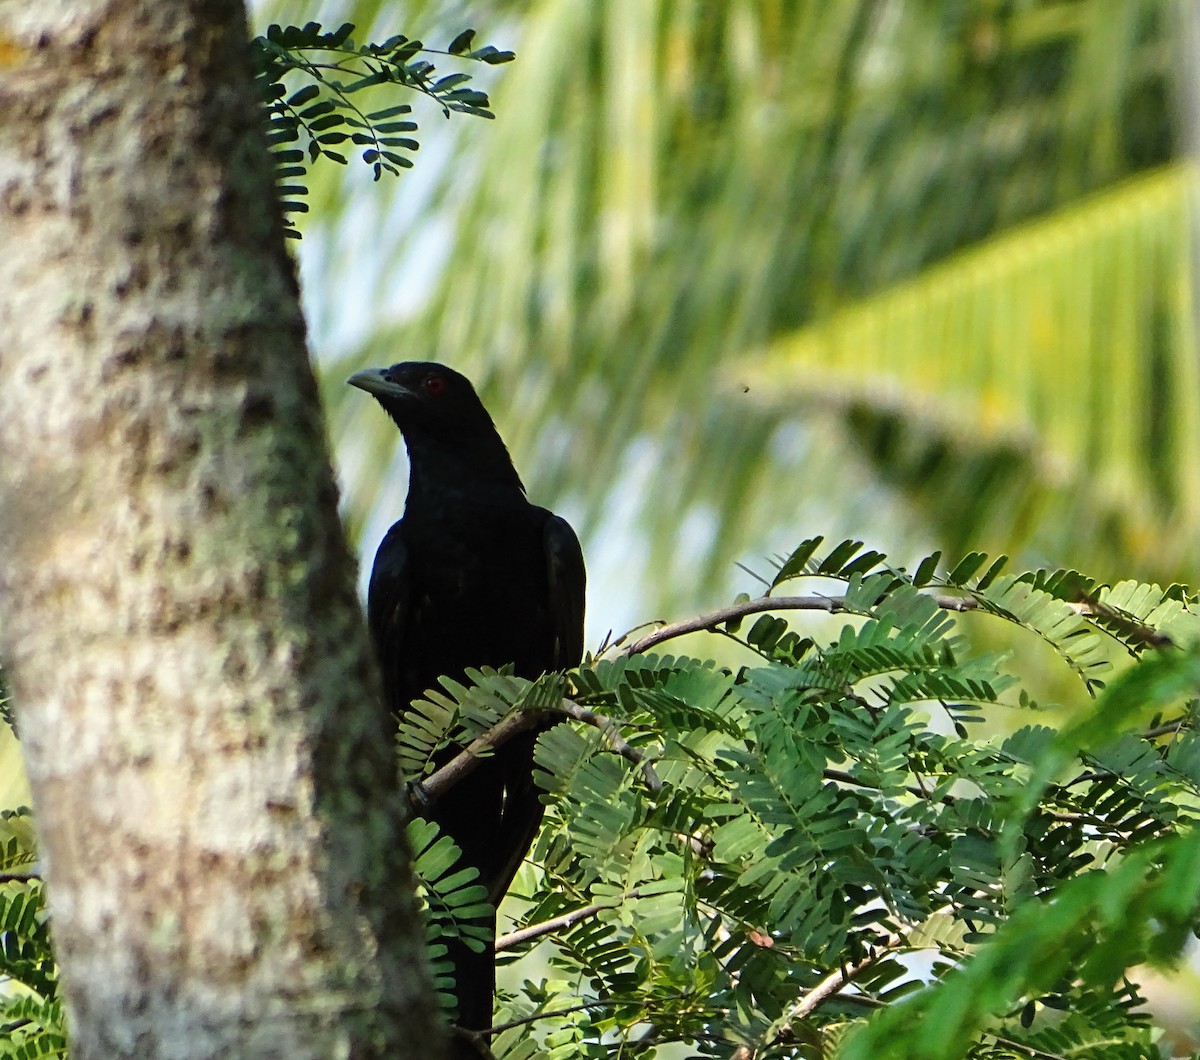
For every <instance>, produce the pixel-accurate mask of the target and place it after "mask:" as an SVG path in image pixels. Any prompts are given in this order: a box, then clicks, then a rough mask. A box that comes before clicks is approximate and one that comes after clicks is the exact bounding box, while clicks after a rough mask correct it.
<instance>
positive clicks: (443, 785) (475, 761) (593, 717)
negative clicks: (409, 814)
mask: <svg viewBox="0 0 1200 1060" xmlns="http://www.w3.org/2000/svg"><path fill="white" fill-rule="evenodd" d="M547 714H559V715H561V716H563V717H565V718H572V719H574V720H575V721H582V722H583V723H584V724H585V725H591V726H593V727H595V728H597V729H599V730H600V731H601V732H603V733H604V735H605V737H606V738H607V739H608V744H609V746H610V747H611V748H612V750H613V751H614V752H615V753H616V754H619V755H620V756H621V757H622V758H624V759H627V760H628V761H630V762H632V763H633V764H634V765H636V766H637V767H638V768H639V769H640V770H641V772H642V779H643V780H644V781H645V782H646V787H648V788H649V789H650V790H651V791H652V792H653V793H654V794H655V795H657V794H658V793H659V792H660V791H662V781H661V780H660V779H659V777H658V774H657V773H655V772H654V766H653V765H651V763H650V762H649V761H648V760H647V758H646V756H645V755H644V754H642V752H641V751H639V750H638V749H637V748H636V747H631V746H630V745H629V743H628V741H626V739H625V738H624V737H623V736H622V735H621V731H620V728H619V727H618V726H617V723H616V722H615V721H613V720H612V718H610V717H608V716H607V715H606V714H598V713H597V712H596V711H594V710H589V709H588V708H587V707H583V706H580V705H579V704H578V703H576V702H574V700H570V699H563V700H561V701H560V702H559V703H557V704H555V705H554V706H550V707H541V708H537V709H530V710H519V711H517V712H516V713H515V714H509V715H507V716H505V717H503V718H501V719H500V720H499V721H498V722H496V724H495V725H493V726H492V727H491V728H490V729H488V730H487V732H485V733H482V734H481V735H479V736H477V737H475V739H474V740H472V741H471V742H470V743H469V744H468V745H467V746H466V747H464V748H463V749H462V750H461V751H459V752H458V754H456V755H455V756H454V757H453V758H452V759H450V761H449V762H447V763H446V764H445V765H444V766H441V767H440V768H438V769H436V770H434V772H432V773H431V774H430V775H429V776H428V777H427V778H426V779H425V780H423V781H414V782H413V783H411V784H410V785H409V796H408V797H409V803H410V804H411V805H412V807H413V809H414V810H415V811H416V812H417V813H419V814H422V815H424V814H428V813H429V811H430V809H431V808H432V807H433V806H434V805H435V804H436V803H437V801H438V799H440V798H441V797H442V796H443V795H445V794H446V792H447V791H449V790H450V789H451V788H452V787H454V785H455V784H457V783H458V782H459V781H461V780H462V779H463V777H465V776H468V775H469V774H471V773H473V772H474V771H475V770H476V769H477V768H478V766H479V761H480V758H482V757H484V756H485V754H486V752H487V751H488V750H489V749H490V750H494V749H495V748H497V747H502V746H503V745H504V744H506V743H508V741H509V740H511V739H512V738H513V737H514V736H516V735H518V734H519V733H522V732H527V731H528V730H529V729H532V728H534V727H535V726H536V725H537V724H538V723H539V722H540V721H542V720H543V719H544V718H545V717H546V715H547Z"/></svg>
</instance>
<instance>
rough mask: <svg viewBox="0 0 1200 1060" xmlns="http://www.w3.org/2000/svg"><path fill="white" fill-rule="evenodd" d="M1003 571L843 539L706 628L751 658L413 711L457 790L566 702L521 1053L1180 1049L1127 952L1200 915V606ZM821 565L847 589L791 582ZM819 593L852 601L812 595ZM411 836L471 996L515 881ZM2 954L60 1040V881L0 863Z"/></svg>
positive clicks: (1114, 1053)
mask: <svg viewBox="0 0 1200 1060" xmlns="http://www.w3.org/2000/svg"><path fill="white" fill-rule="evenodd" d="M1005 566H1006V561H1005V560H1004V558H1003V557H1000V558H997V559H993V558H991V557H988V556H985V555H983V554H980V553H974V554H972V555H970V556H967V557H965V558H964V559H963V560H961V561H960V562H958V563H956V564H953V565H944V564H942V562H941V557H940V556H937V555H934V556H931V557H929V558H928V559H926V560H923V561H921V562H920V563H918V564H917V565H916V566H915V568H914V570H913V572H912V573H910V572H908V571H906V570H904V569H901V568H893V567H890V566H888V565H887V562H886V557H885V556H883V555H881V554H879V553H877V552H874V551H871V550H867V549H864V548H863V547H862V545H861V543H859V542H855V541H847V542H841V543H839V544H837V545H835V546H834V547H833V548H829V549H826V548H824V546H823V542H822V541H821V540H820V539H819V538H813V539H811V540H808V541H805V542H803V543H802V544H801V545H800V546H799V547H798V548H797V549H796V550H795V551H793V552H792V554H791V555H789V556H787V557H783V558H781V559H780V560H779V562H778V567H777V571H776V573H775V576H774V577H773V578H771V579H768V580H767V581H768V584H769V591H768V595H767V596H766V597H763V598H761V599H760V600H757V601H749V600H743V601H740V602H739V603H738V604H737V605H735V606H734V607H733V608H730V609H728V610H727V611H724V612H717V613H714V614H713V615H709V616H706V617H705V620H704V623H703V624H704V625H705V627H706V628H708V629H710V630H711V631H712V633H713V635H715V636H720V637H722V638H727V639H732V640H734V641H736V642H737V643H738V644H739V645H740V650H741V651H742V652H744V653H745V656H746V659H747V662H746V664H745V665H742V666H740V667H738V668H736V669H730V668H723V667H719V666H716V665H714V664H713V663H712V662H711V661H705V660H698V659H693V658H687V657H680V656H671V655H655V654H650V653H648V652H646V651H643V650H641V647H640V644H639V643H638V642H627V641H621V642H618V643H617V644H616V645H614V646H612V647H611V648H610V649H609V650H608V651H607V652H606V653H605V655H604V656H602V657H600V658H592V659H589V660H588V661H587V663H586V664H585V665H584V666H581V667H580V668H578V669H577V670H576V671H574V672H572V673H571V674H569V675H567V677H566V678H564V677H562V676H561V675H549V676H547V677H545V678H543V679H541V680H539V681H537V682H530V681H525V680H522V679H520V678H516V677H513V676H512V675H511V674H508V673H504V672H497V671H493V670H479V671H470V672H469V673H468V674H467V675H466V678H465V680H464V681H453V680H449V679H443V680H442V682H441V687H440V688H438V689H431V690H430V691H429V692H427V693H426V695H425V697H424V698H423V699H422V700H420V701H418V702H416V703H414V705H413V709H412V711H410V712H409V714H408V715H407V716H406V717H405V719H404V720H403V722H402V724H401V730H400V734H399V739H398V744H397V748H398V754H399V761H400V763H401V765H402V768H403V770H404V772H405V774H406V775H407V776H408V778H409V779H410V780H417V779H423V781H425V787H426V788H428V787H430V786H431V784H432V781H431V780H430V775H431V774H436V773H437V772H438V766H437V763H441V762H444V761H445V755H444V754H442V753H440V752H443V751H444V749H445V748H446V747H447V746H448V745H451V744H454V745H466V744H469V743H472V742H474V746H475V748H476V749H477V750H478V753H482V754H486V753H487V742H488V740H491V739H493V738H496V737H495V734H496V733H497V732H502V731H504V726H505V725H510V726H511V724H512V723H513V722H514V721H516V720H517V719H518V716H521V717H524V716H526V715H531V714H532V715H536V716H537V717H538V718H541V719H544V718H545V717H547V716H550V717H552V718H558V719H559V720H558V722H557V723H555V724H553V725H552V727H551V728H549V729H548V730H547V731H545V732H544V733H543V734H542V736H541V737H540V738H539V741H538V744H537V749H536V767H537V781H538V783H539V785H540V787H541V788H542V789H543V791H544V793H545V794H544V798H545V801H546V803H547V815H546V822H545V825H544V827H543V829H542V832H541V834H540V835H539V837H538V839H537V842H536V844H535V846H534V849H533V852H532V854H531V858H530V862H529V864H527V865H526V866H525V868H524V869H523V870H522V874H521V875H520V876H519V877H518V886H517V888H516V890H517V892H518V897H519V898H520V909H519V912H518V913H517V917H516V919H517V925H516V926H517V930H516V931H514V932H513V933H512V934H511V935H508V936H504V937H502V938H500V939H499V940H497V948H498V952H499V956H500V960H501V961H502V962H504V963H513V962H516V968H515V969H514V972H518V974H521V973H523V974H524V979H523V982H522V983H521V986H520V988H519V989H517V990H515V991H510V992H507V993H504V994H502V996H501V1000H500V1011H499V1013H498V1016H497V1024H498V1026H499V1027H500V1028H501V1029H500V1030H498V1031H497V1032H496V1034H495V1035H494V1038H493V1040H492V1042H491V1045H492V1048H493V1051H494V1052H495V1054H496V1055H497V1056H498V1057H505V1058H520V1060H525V1058H533V1057H539V1058H540V1057H561V1058H566V1057H576V1056H585V1057H586V1056H596V1057H603V1056H611V1055H616V1054H618V1053H619V1055H621V1056H629V1057H643V1056H644V1057H651V1056H654V1055H656V1053H657V1052H658V1050H659V1048H660V1047H661V1046H663V1045H666V1044H668V1043H676V1042H678V1043H686V1044H687V1045H688V1046H689V1047H690V1049H691V1050H692V1051H693V1055H698V1056H728V1055H730V1054H731V1052H733V1051H735V1050H741V1052H740V1053H738V1055H743V1056H761V1057H769V1056H778V1057H826V1056H841V1057H845V1058H846V1060H859V1058H865V1057H928V1058H931V1060H933V1058H938V1060H941V1058H949V1057H955V1056H971V1057H980V1058H984V1057H986V1058H993V1057H1010V1056H1028V1055H1038V1056H1066V1055H1070V1056H1078V1057H1105V1058H1108V1057H1158V1056H1160V1055H1161V1053H1160V1051H1159V1048H1158V1046H1157V1045H1156V1044H1155V1043H1156V1040H1157V1031H1156V1029H1155V1027H1154V1026H1153V1024H1152V1021H1151V1019H1150V1017H1149V1016H1148V1015H1147V1014H1146V1012H1145V1011H1144V1009H1143V1008H1142V1003H1143V999H1142V997H1141V995H1140V994H1139V992H1138V988H1137V986H1136V982H1135V981H1134V980H1133V979H1131V978H1130V976H1131V971H1130V970H1131V968H1133V966H1135V965H1141V964H1147V963H1149V964H1170V963H1172V962H1174V961H1176V960H1177V959H1178V958H1179V956H1180V954H1181V952H1182V949H1183V946H1184V944H1185V942H1186V941H1187V939H1188V938H1189V937H1190V935H1192V934H1193V933H1194V929H1195V925H1196V924H1197V922H1198V920H1200V917H1198V913H1200V831H1198V830H1197V829H1196V818H1197V812H1198V809H1197V808H1198V807H1200V739H1198V738H1197V733H1196V727H1195V721H1196V715H1197V694H1196V690H1197V688H1200V604H1198V601H1197V598H1196V597H1195V596H1194V595H1192V594H1191V593H1190V592H1189V591H1188V590H1186V589H1184V588H1182V587H1179V586H1171V587H1169V588H1167V589H1166V590H1163V589H1161V588H1159V587H1157V586H1153V585H1142V584H1136V583H1132V582H1119V583H1117V584H1115V585H1104V584H1100V583H1098V582H1096V581H1094V580H1093V579H1090V578H1087V577H1086V576H1083V575H1081V574H1079V573H1077V572H1073V571H1053V572H1050V571H1030V572H1023V573H1015V574H1014V573H1006V571H1005ZM814 582H815V583H816V587H818V588H820V589H822V590H828V589H829V587H830V586H831V585H832V586H833V587H834V591H831V592H827V591H822V592H814V593H811V594H809V595H805V596H799V595H796V596H794V595H782V593H783V592H784V591H785V590H786V591H787V592H792V591H793V590H794V589H795V588H796V587H797V584H798V583H800V585H801V587H809V588H811V587H813V586H812V584H811V583H814ZM803 610H817V611H821V612H833V613H836V614H839V615H842V616H844V621H843V622H842V624H841V626H840V628H839V629H837V630H836V632H834V633H833V634H832V635H830V634H825V635H817V634H814V633H812V632H810V631H806V630H805V629H803V628H801V627H800V626H798V625H795V624H793V623H792V622H789V621H788V620H786V619H785V618H784V615H785V614H788V613H790V612H795V611H803ZM756 612H761V613H757V617H755V618H754V620H753V621H752V622H748V623H744V622H743V619H744V618H746V617H749V615H750V614H754V613H756ZM966 621H969V622H991V621H1001V622H1005V623H1008V624H1010V625H1012V626H1014V627H1016V628H1017V629H1020V630H1023V631H1024V632H1025V633H1026V634H1027V635H1028V636H1029V637H1030V638H1036V639H1039V640H1041V641H1042V642H1044V643H1045V644H1046V645H1048V646H1049V647H1050V648H1052V649H1053V650H1054V651H1055V652H1056V653H1057V654H1058V656H1059V658H1060V659H1061V660H1062V663H1063V665H1064V666H1065V667H1067V668H1068V669H1069V671H1070V672H1073V673H1074V674H1075V675H1076V677H1077V678H1078V681H1077V686H1076V687H1077V689H1078V694H1077V697H1076V699H1075V700H1074V701H1072V702H1069V703H1066V704H1064V705H1062V706H1061V707H1057V708H1056V707H1051V706H1049V705H1046V704H1042V703H1038V702H1037V701H1036V699H1035V698H1034V697H1033V695H1031V693H1030V690H1029V689H1028V688H1026V687H1023V682H1024V679H1025V675H1024V674H1023V672H1022V666H1021V664H1020V663H1021V660H1020V659H1019V658H1016V659H1013V658H1008V657H1005V656H1002V655H997V654H982V653H979V652H976V651H974V650H973V649H972V647H971V643H970V641H969V640H968V638H967V637H966V636H964V634H963V633H962V631H961V630H960V625H961V624H962V623H963V622H966ZM743 626H745V629H744V631H743ZM685 628H695V624H681V625H680V627H679V628H678V631H679V632H682V631H683V630H684V629H685ZM672 633H673V631H672V629H670V628H668V629H666V630H663V631H660V633H659V634H657V636H658V640H659V643H662V642H664V641H666V640H669V639H670V637H671V635H672ZM498 727H499V728H498ZM0 829H2V830H4V839H3V842H4V847H3V850H4V853H5V857H6V858H7V863H8V864H9V865H10V866H11V865H16V864H17V863H18V862H25V861H28V860H30V859H32V857H33V847H32V841H31V836H30V824H29V819H28V816H27V811H24V810H21V811H17V812H15V813H7V814H5V815H4V816H3V818H0ZM409 840H410V843H411V846H412V849H413V852H414V857H415V864H416V870H417V873H418V875H419V878H420V885H421V895H422V898H423V904H424V908H425V913H426V917H427V936H428V939H429V953H430V958H431V961H432V965H433V969H434V972H435V977H436V985H437V989H438V992H439V995H440V997H441V1000H442V1003H443V1006H444V1008H445V1010H446V1013H447V1015H448V1016H449V1017H451V1018H453V1005H454V1000H453V990H452V987H453V983H452V978H451V977H452V975H453V968H452V965H451V963H450V962H449V961H448V960H447V959H446V954H447V948H446V943H447V940H449V939H451V938H459V939H462V940H464V941H465V942H466V943H467V944H468V945H470V946H472V947H481V946H484V945H486V944H487V943H488V942H489V941H490V938H491V935H490V932H491V927H490V922H489V921H490V917H489V913H490V910H489V908H488V906H487V902H486V893H485V891H484V889H483V887H482V886H481V885H480V883H479V881H478V879H477V877H476V873H475V871H474V870H473V869H462V868H460V867H459V866H458V858H459V852H458V850H457V849H456V848H455V846H454V844H453V842H452V841H451V840H450V839H449V838H448V837H446V836H442V835H440V834H439V833H438V829H437V826H436V824H433V823H431V822H428V821H423V820H416V821H414V822H413V823H412V824H411V825H410V826H409ZM535 947H537V948H538V950H539V962H535V963H532V964H530V963H522V958H523V957H524V956H525V955H526V954H527V953H529V951H530V950H531V949H533V948H535ZM547 962H548V968H549V971H548V972H547V970H546V969H547ZM530 969H536V971H531V970H530ZM0 974H3V975H4V976H5V977H7V980H8V982H9V984H10V985H9V988H8V989H7V991H6V992H5V993H4V995H3V1002H2V1005H3V1007H2V1008H0V1021H2V1022H0V1050H6V1051H5V1052H0V1056H3V1055H11V1056H22V1057H24V1056H37V1055H62V1050H63V1042H64V1037H63V1025H62V1013H61V1008H60V1003H59V999H58V994H57V977H56V973H55V969H54V964H53V961H52V958H51V954H50V949H49V938H48V935H47V931H46V921H45V914H44V912H43V910H42V905H41V884H40V881H38V880H37V879H36V878H32V877H27V876H24V875H19V874H14V875H10V876H5V877H3V882H0ZM39 1050H40V1051H39Z"/></svg>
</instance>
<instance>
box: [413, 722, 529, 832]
mask: <svg viewBox="0 0 1200 1060" xmlns="http://www.w3.org/2000/svg"><path fill="white" fill-rule="evenodd" d="M542 715H543V711H540V710H519V711H517V712H516V713H515V714H509V715H507V716H506V717H503V718H501V719H500V720H499V721H498V722H496V724H495V725H493V726H492V727H491V728H490V729H488V730H487V732H485V733H483V734H482V735H480V736H476V737H475V739H474V740H472V741H471V742H470V743H469V744H467V746H466V747H464V748H463V749H462V750H461V751H459V752H458V754H456V755H455V756H454V757H453V758H452V759H450V761H449V762H447V763H446V764H445V765H444V766H442V767H441V768H440V769H437V770H435V771H434V772H433V773H431V774H430V775H429V776H428V778H426V779H425V780H423V781H416V782H414V783H412V784H410V785H409V801H410V802H411V803H412V806H413V809H415V810H416V811H417V812H418V813H421V814H424V813H428V812H429V808H430V807H431V806H432V805H434V804H435V803H436V802H437V801H438V799H440V798H441V797H442V796H443V795H444V794H445V793H446V792H447V791H449V790H450V789H451V788H452V787H454V785H455V784H457V783H458V782H459V781H460V780H462V779H463V777H465V776H467V775H469V774H470V773H473V772H475V770H476V769H477V768H478V766H479V760H480V758H481V757H482V756H483V755H484V753H485V752H486V751H488V750H489V749H495V748H497V747H501V746H503V745H504V744H506V743H508V741H509V740H511V739H512V738H513V737H514V736H516V735H517V734H518V733H522V732H526V731H527V730H529V729H532V728H533V727H534V726H535V725H536V724H537V723H538V721H540V720H541V718H542Z"/></svg>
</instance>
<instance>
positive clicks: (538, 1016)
mask: <svg viewBox="0 0 1200 1060" xmlns="http://www.w3.org/2000/svg"><path fill="white" fill-rule="evenodd" d="M620 1004H623V1002H622V1001H621V1000H620V999H619V998H611V999H607V1000H603V1001H584V1002H583V1003H581V1004H579V1005H571V1006H570V1007H568V1008H559V1009H552V1010H551V1011H550V1012H535V1013H534V1014H533V1015H532V1016H522V1017H521V1018H520V1019H515V1020H509V1021H508V1022H507V1023H497V1024H496V1025H495V1026H494V1027H489V1028H488V1029H487V1030H485V1031H476V1032H475V1033H477V1034H479V1035H481V1036H482V1035H488V1034H499V1033H500V1032H501V1031H507V1030H511V1029H512V1028H513V1027H523V1026H525V1024H527V1023H536V1022H537V1021H538V1020H548V1019H555V1018H557V1017H558V1016H569V1015H570V1014H571V1013H572V1012H585V1011H587V1010H588V1009H590V1008H605V1007H607V1006H609V1005H620Z"/></svg>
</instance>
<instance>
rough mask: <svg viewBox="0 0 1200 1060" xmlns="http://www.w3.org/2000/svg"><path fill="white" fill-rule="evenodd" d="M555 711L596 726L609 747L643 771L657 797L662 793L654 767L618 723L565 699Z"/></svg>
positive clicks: (644, 777)
mask: <svg viewBox="0 0 1200 1060" xmlns="http://www.w3.org/2000/svg"><path fill="white" fill-rule="evenodd" d="M553 709H555V710H560V711H562V713H563V714H565V715H566V716H567V717H568V718H574V719H575V720H576V721H582V722H584V723H585V724H587V725H594V726H595V727H596V728H597V729H599V730H600V731H601V732H602V733H604V735H605V736H606V737H608V744H609V746H610V747H611V748H612V749H613V751H615V752H616V753H617V754H619V755H620V756H621V757H622V758H624V759H627V760H628V761H630V762H632V763H633V764H634V765H636V766H637V767H638V768H639V769H641V771H642V779H643V780H645V782H646V787H648V788H649V789H650V790H651V791H652V792H654V794H655V795H657V794H658V793H659V792H660V791H662V781H661V780H660V779H659V776H658V774H657V773H655V772H654V766H652V765H651V764H650V762H649V761H647V759H646V756H645V755H644V754H642V752H641V751H639V750H638V749H637V748H636V747H631V746H630V745H629V744H628V742H627V741H626V740H625V738H624V737H623V736H622V735H621V730H620V729H619V728H618V726H617V723H616V722H615V721H613V720H612V718H610V717H608V716H607V715H605V714H597V713H596V712H595V711H594V710H589V709H588V708H587V707H581V706H580V705H579V704H578V703H576V702H574V701H573V700H570V699H564V700H563V701H562V702H561V703H560V704H559V705H558V706H557V707H556V708H553Z"/></svg>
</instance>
